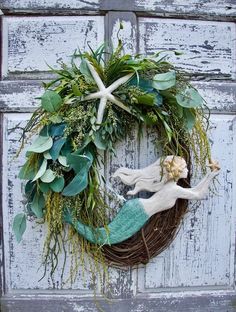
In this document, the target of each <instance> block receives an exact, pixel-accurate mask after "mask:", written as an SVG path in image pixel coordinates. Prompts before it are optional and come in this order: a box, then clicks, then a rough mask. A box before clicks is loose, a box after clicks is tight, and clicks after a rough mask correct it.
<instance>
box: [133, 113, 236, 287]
mask: <svg viewBox="0 0 236 312" xmlns="http://www.w3.org/2000/svg"><path fill="white" fill-rule="evenodd" d="M235 120H236V119H235V117H233V116H219V115H213V116H212V130H211V132H212V134H211V140H212V142H213V145H212V155H213V157H214V158H217V159H218V160H219V162H220V164H221V168H222V169H221V173H220V175H219V176H218V177H219V182H220V185H217V191H218V193H219V196H217V195H215V194H210V195H209V196H208V198H207V199H206V200H203V201H201V202H199V204H198V205H197V206H193V205H194V204H195V203H196V202H194V201H193V203H192V205H190V207H189V209H190V212H189V213H188V214H187V215H186V216H185V218H184V222H183V225H181V227H180V231H179V234H178V235H177V238H176V239H175V240H174V242H173V243H172V244H171V246H170V247H169V248H168V249H167V250H165V251H164V252H163V253H162V254H161V255H159V256H157V257H156V258H155V259H152V260H151V262H150V263H149V264H147V266H146V267H145V268H143V269H140V271H139V275H138V279H139V281H138V292H144V291H148V292H155V291H158V292H159V291H166V290H168V289H169V288H171V289H172V291H175V290H176V291H177V290H178V289H179V290H180V289H189V287H192V288H194V287H199V288H201V289H202V290H203V289H204V288H208V289H209V288H211V289H214V288H218V289H220V288H231V287H233V285H234V248H235V242H234V241H235V225H234V224H235V207H234V209H233V205H234V204H235V202H234V201H233V194H234V193H235V186H234V189H233V188H232V183H233V182H235V180H234V178H233V170H235V168H236V164H235V162H236V155H235V152H236V145H235ZM150 153H153V148H151V149H150ZM152 157H153V156H151V157H150V158H152ZM144 162H146V161H145V160H144ZM194 207H195V208H196V207H197V209H194ZM169 290H170V289H169Z"/></svg>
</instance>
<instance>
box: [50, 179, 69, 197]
mask: <svg viewBox="0 0 236 312" xmlns="http://www.w3.org/2000/svg"><path fill="white" fill-rule="evenodd" d="M49 185H50V188H51V189H52V190H53V192H56V193H59V192H61V191H62V190H63V188H64V185H65V180H64V178H63V177H57V178H56V179H55V180H54V181H53V182H51V183H50V184H49Z"/></svg>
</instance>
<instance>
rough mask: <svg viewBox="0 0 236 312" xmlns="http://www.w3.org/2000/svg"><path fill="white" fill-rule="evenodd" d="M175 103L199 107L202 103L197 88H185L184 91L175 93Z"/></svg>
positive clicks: (187, 106)
mask: <svg viewBox="0 0 236 312" xmlns="http://www.w3.org/2000/svg"><path fill="white" fill-rule="evenodd" d="M176 100H177V103H178V104H179V105H180V106H182V107H186V108H192V107H193V108H195V107H199V106H201V105H202V103H203V98H202V97H201V95H200V94H199V93H198V91H197V90H195V89H193V88H191V87H190V88H186V89H185V90H184V91H182V92H181V93H179V94H177V95H176Z"/></svg>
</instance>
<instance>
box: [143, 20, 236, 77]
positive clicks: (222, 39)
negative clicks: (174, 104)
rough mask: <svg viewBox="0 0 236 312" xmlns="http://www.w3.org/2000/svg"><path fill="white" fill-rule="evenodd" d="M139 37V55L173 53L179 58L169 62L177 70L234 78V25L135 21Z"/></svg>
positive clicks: (179, 21) (198, 22) (188, 21)
mask: <svg viewBox="0 0 236 312" xmlns="http://www.w3.org/2000/svg"><path fill="white" fill-rule="evenodd" d="M139 34H140V39H139V42H140V50H139V52H140V53H142V54H147V55H150V54H153V53H155V52H157V51H159V50H177V51H181V52H182V53H183V55H181V56H178V57H177V56H174V55H173V54H172V55H171V56H170V60H171V61H172V62H173V63H174V64H176V65H177V66H178V67H180V68H181V69H184V70H187V71H189V72H193V73H198V74H207V75H219V76H220V75H227V76H229V77H230V78H234V77H235V70H234V58H235V45H234V41H233V38H235V25H234V23H221V22H210V21H193V20H192V21H191V20H180V19H165V18H164V19H158V18H139Z"/></svg>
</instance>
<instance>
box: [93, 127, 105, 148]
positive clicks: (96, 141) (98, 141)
mask: <svg viewBox="0 0 236 312" xmlns="http://www.w3.org/2000/svg"><path fill="white" fill-rule="evenodd" d="M94 144H95V145H96V147H97V148H98V149H100V150H106V148H107V141H106V140H104V139H103V138H102V135H101V132H99V131H97V132H95V136H94Z"/></svg>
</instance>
